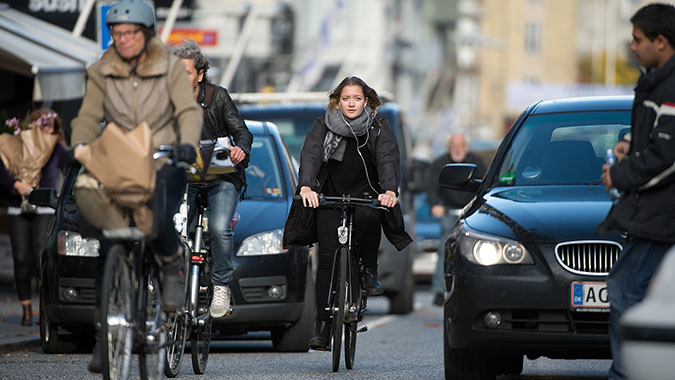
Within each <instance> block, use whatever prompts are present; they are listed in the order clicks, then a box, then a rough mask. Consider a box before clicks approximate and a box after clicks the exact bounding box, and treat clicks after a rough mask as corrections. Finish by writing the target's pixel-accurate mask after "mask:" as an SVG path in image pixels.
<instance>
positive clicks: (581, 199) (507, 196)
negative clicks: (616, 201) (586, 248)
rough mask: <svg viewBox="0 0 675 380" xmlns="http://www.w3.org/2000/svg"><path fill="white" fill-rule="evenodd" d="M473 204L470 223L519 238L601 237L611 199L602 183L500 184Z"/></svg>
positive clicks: (476, 226) (566, 238) (478, 228)
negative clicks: (569, 184) (600, 227)
mask: <svg viewBox="0 0 675 380" xmlns="http://www.w3.org/2000/svg"><path fill="white" fill-rule="evenodd" d="M474 202H478V203H476V204H475V205H472V207H471V208H470V211H469V212H470V215H469V216H467V217H466V223H467V225H468V226H469V227H470V228H472V229H474V230H478V231H482V232H485V233H489V234H494V235H498V236H502V237H507V238H512V239H516V240H519V241H565V240H577V239H596V238H597V239H600V238H606V236H603V235H599V234H598V233H597V232H596V231H595V227H596V226H597V225H598V224H599V223H600V222H601V221H602V220H603V219H604V218H605V216H606V215H607V212H608V211H609V208H610V206H611V202H610V200H609V197H608V196H607V194H606V193H605V191H604V187H603V186H594V185H591V186H541V187H533V186H527V187H499V188H495V189H492V190H491V191H490V192H488V193H487V194H485V196H484V197H483V198H482V199H477V200H474Z"/></svg>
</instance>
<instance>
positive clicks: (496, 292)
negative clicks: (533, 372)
mask: <svg viewBox="0 0 675 380" xmlns="http://www.w3.org/2000/svg"><path fill="white" fill-rule="evenodd" d="M631 105H632V97H628V96H625V97H598V98H576V99H563V100H554V101H544V102H539V103H536V104H534V105H532V106H530V107H528V108H527V109H526V110H525V111H524V112H523V113H522V114H521V116H520V117H519V118H518V120H517V121H516V122H515V124H514V125H513V127H512V128H511V130H510V131H509V132H508V134H507V135H506V136H505V138H504V140H503V141H502V144H501V146H500V147H499V149H498V151H497V153H496V155H495V158H494V160H493V161H492V164H491V165H490V168H489V169H488V172H487V174H486V176H485V178H475V177H474V173H475V168H476V167H475V165H471V164H452V165H447V166H446V167H445V168H444V169H443V171H442V172H441V175H440V178H439V182H440V184H441V186H446V187H449V188H453V189H463V190H471V191H475V192H476V196H475V198H474V199H473V200H472V201H471V202H470V203H469V204H468V205H467V206H466V207H465V208H464V210H463V214H462V215H461V217H460V219H459V220H458V222H457V224H455V226H454V227H453V229H452V230H451V232H450V234H449V235H448V236H446V243H445V302H444V306H443V307H444V318H443V321H444V325H443V327H444V328H443V344H444V362H445V377H446V379H472V378H476V379H478V378H480V379H484V378H494V377H495V376H496V375H498V374H519V373H520V372H521V371H522V369H523V356H527V357H528V358H537V357H540V356H547V357H550V358H565V359H577V358H608V357H610V353H609V338H608V325H609V313H608V311H609V303H608V300H607V289H606V284H605V278H606V275H607V274H608V272H609V270H610V268H611V267H612V265H613V263H614V262H615V261H616V259H617V257H618V255H619V252H620V251H621V248H622V242H623V237H622V236H619V235H599V234H598V233H597V232H596V231H595V227H596V226H597V225H598V224H599V223H600V222H601V221H602V220H603V219H604V217H605V216H606V215H607V212H608V210H609V209H610V207H611V206H612V202H611V200H610V198H609V196H608V195H607V193H606V192H605V189H604V186H603V185H602V182H601V179H600V175H601V171H602V169H601V168H602V165H603V163H604V162H605V155H606V152H607V150H608V149H611V148H612V147H613V146H614V144H615V143H616V141H617V140H618V139H619V137H620V136H622V135H623V134H624V133H625V132H627V131H628V130H629V129H630V118H631Z"/></svg>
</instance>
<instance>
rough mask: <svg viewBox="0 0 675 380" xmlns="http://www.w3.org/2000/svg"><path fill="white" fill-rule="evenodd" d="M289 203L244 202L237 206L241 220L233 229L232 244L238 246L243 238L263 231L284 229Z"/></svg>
mask: <svg viewBox="0 0 675 380" xmlns="http://www.w3.org/2000/svg"><path fill="white" fill-rule="evenodd" d="M288 209H289V202H288V201H285V200H279V201H258V200H245V201H243V202H241V203H239V205H237V213H239V215H240V216H241V219H239V221H238V222H237V225H236V226H235V227H234V243H235V245H236V246H239V245H240V244H241V242H242V240H244V239H245V238H247V237H249V236H251V235H254V234H257V233H260V232H264V231H271V230H275V229H278V228H284V224H285V223H286V216H287V215H288Z"/></svg>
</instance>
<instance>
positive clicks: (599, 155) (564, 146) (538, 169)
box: [493, 111, 630, 186]
mask: <svg viewBox="0 0 675 380" xmlns="http://www.w3.org/2000/svg"><path fill="white" fill-rule="evenodd" d="M629 130H630V112H629V111H625V112H624V111H613V112H578V113H558V114H544V115H533V116H530V117H528V118H527V120H526V121H525V122H524V124H523V125H522V126H521V127H520V129H519V130H518V131H517V133H516V136H515V137H514V139H513V141H512V142H511V146H510V147H509V148H508V150H507V151H506V154H505V155H504V156H503V161H502V162H501V164H500V166H499V170H498V172H497V173H496V174H497V175H496V176H495V178H494V180H493V186H527V185H574V184H601V183H602V182H601V179H600V175H601V174H602V165H603V163H605V154H606V152H607V149H612V148H613V147H614V144H615V143H616V141H617V140H618V139H619V137H620V136H622V135H623V134H624V133H626V132H628V131H629Z"/></svg>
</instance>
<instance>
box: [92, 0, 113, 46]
mask: <svg viewBox="0 0 675 380" xmlns="http://www.w3.org/2000/svg"><path fill="white" fill-rule="evenodd" d="M114 3H115V2H112V1H110V2H104V1H97V2H96V8H97V9H96V30H98V33H97V38H98V42H99V43H100V44H101V50H106V49H107V48H108V46H110V45H111V44H112V37H111V36H110V30H109V29H108V26H107V25H106V24H105V20H106V16H107V15H108V10H110V7H112V5H113V4H114Z"/></svg>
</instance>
